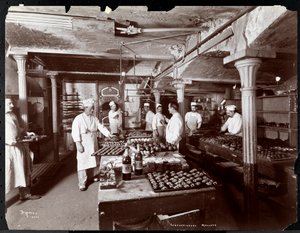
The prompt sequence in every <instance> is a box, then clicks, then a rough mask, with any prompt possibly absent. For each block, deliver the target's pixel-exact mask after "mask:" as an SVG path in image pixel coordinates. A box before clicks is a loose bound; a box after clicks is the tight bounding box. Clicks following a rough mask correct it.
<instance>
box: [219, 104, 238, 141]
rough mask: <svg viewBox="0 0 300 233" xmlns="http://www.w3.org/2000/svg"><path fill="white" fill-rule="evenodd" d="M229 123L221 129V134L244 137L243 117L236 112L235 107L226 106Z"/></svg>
mask: <svg viewBox="0 0 300 233" xmlns="http://www.w3.org/2000/svg"><path fill="white" fill-rule="evenodd" d="M225 109H226V115H227V116H228V119H227V121H226V122H225V123H224V125H223V126H222V127H221V132H227V133H225V134H229V135H236V136H242V115H241V114H239V113H238V112H237V111H236V106H235V105H227V106H225Z"/></svg>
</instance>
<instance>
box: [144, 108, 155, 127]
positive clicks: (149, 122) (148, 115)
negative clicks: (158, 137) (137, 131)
mask: <svg viewBox="0 0 300 233" xmlns="http://www.w3.org/2000/svg"><path fill="white" fill-rule="evenodd" d="M153 117H154V113H153V112H152V111H151V110H149V111H148V112H147V113H146V117H145V121H146V128H145V130H152V121H153Z"/></svg>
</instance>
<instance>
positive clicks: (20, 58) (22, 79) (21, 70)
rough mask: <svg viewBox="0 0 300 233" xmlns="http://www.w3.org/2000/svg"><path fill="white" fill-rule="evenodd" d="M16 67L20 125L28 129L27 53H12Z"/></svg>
mask: <svg viewBox="0 0 300 233" xmlns="http://www.w3.org/2000/svg"><path fill="white" fill-rule="evenodd" d="M13 56H14V59H15V60H16V62H17V67H18V84H19V106H20V117H21V121H22V127H23V129H24V130H25V131H27V130H28V103H27V85H26V58H27V55H13Z"/></svg>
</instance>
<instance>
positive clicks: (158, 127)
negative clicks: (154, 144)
mask: <svg viewBox="0 0 300 233" xmlns="http://www.w3.org/2000/svg"><path fill="white" fill-rule="evenodd" d="M168 121H169V119H168V118H166V116H165V115H163V114H162V105H161V104H157V105H156V114H155V115H154V117H153V121H152V129H153V138H157V139H159V141H161V142H164V141H165V138H166V123H167V122H168Z"/></svg>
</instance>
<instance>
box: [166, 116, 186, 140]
mask: <svg viewBox="0 0 300 233" xmlns="http://www.w3.org/2000/svg"><path fill="white" fill-rule="evenodd" d="M182 132H183V120H182V117H181V115H180V114H179V113H178V112H176V113H174V114H173V116H172V117H171V119H170V120H169V122H168V125H167V128H166V141H167V142H168V143H171V144H174V145H178V144H179V141H180V140H181V135H182Z"/></svg>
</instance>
